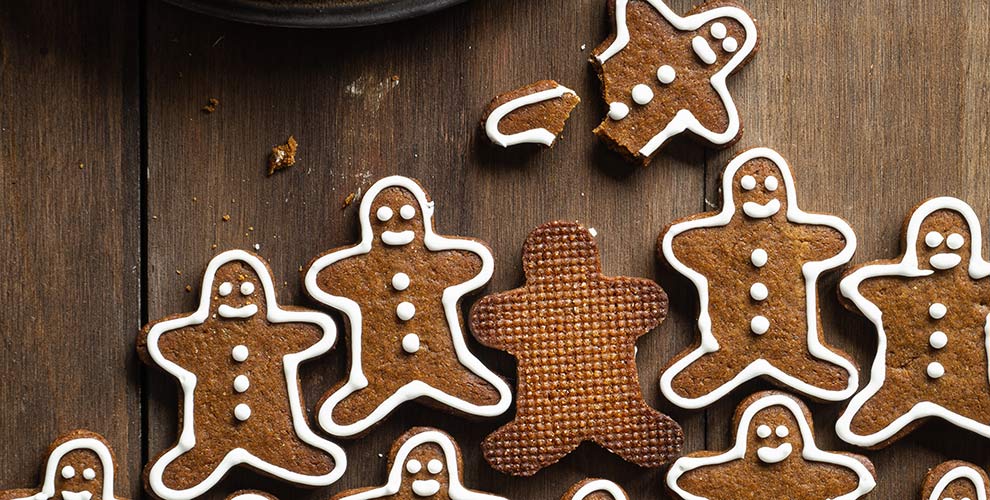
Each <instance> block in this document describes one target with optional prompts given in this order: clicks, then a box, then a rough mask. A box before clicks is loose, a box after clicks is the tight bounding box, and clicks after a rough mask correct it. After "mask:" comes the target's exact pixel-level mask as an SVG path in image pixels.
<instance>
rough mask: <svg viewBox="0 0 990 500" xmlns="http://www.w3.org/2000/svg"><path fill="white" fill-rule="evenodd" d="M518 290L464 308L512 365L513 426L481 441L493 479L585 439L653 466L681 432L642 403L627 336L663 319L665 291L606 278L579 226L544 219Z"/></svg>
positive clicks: (671, 453)
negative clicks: (511, 359) (494, 474)
mask: <svg viewBox="0 0 990 500" xmlns="http://www.w3.org/2000/svg"><path fill="white" fill-rule="evenodd" d="M522 258H523V270H524V274H525V278H526V282H525V284H524V286H522V287H521V288H517V289H515V290H509V291H507V292H501V293H496V294H493V295H489V296H487V297H485V298H483V299H481V300H480V301H478V302H477V303H476V304H475V305H474V307H473V308H472V309H471V331H472V332H474V335H475V338H477V339H478V341H479V342H481V343H482V344H484V345H487V346H489V347H492V348H495V349H500V350H503V351H506V352H508V353H509V354H511V355H513V356H514V357H515V358H516V359H517V360H518V363H519V369H518V380H519V383H518V396H517V402H516V416H515V419H514V420H512V421H511V422H509V423H508V424H506V425H504V426H502V427H501V428H500V429H498V430H496V431H495V432H494V433H492V434H491V435H489V436H488V437H487V438H485V440H484V441H483V442H482V445H481V447H482V451H483V452H484V455H485V459H486V460H488V463H489V464H490V465H491V466H492V468H494V469H495V470H498V471H500V472H503V473H505V474H511V475H515V476H531V475H533V474H535V473H536V472H538V471H539V470H540V469H542V468H544V467H546V466H548V465H552V464H554V463H556V462H557V461H559V460H560V459H561V458H563V457H564V456H566V455H567V454H569V453H570V452H571V451H573V450H574V449H576V448H577V447H578V445H580V444H581V443H582V442H584V441H591V442H594V443H597V444H599V445H601V446H602V447H604V448H606V449H608V450H609V451H611V452H612V453H615V454H616V455H618V456H620V457H622V458H623V459H625V460H626V461H628V462H631V463H634V464H637V465H639V466H641V467H658V466H660V465H662V464H664V463H665V462H667V461H669V460H671V459H672V458H673V457H675V456H677V454H678V453H679V452H680V450H681V445H682V443H683V440H684V437H683V434H682V433H681V428H680V426H679V425H678V424H677V422H674V421H673V420H672V419H671V418H670V417H668V416H667V415H664V414H662V413H660V412H658V411H657V410H655V409H653V408H651V407H650V406H649V405H647V404H646V401H644V399H643V393H642V391H641V389H640V384H639V374H638V372H637V371H636V354H635V349H636V339H638V338H639V337H640V336H642V335H645V334H646V333H648V332H650V331H651V330H653V329H654V328H656V327H657V326H658V325H659V324H660V322H661V321H663V319H664V318H665V317H666V316H667V294H666V293H664V291H663V289H661V288H660V286H659V285H657V284H656V283H654V282H653V281H651V280H648V279H643V278H628V277H611V276H605V275H603V274H602V271H601V259H600V256H599V249H598V243H597V242H596V241H595V239H594V237H593V236H592V234H591V232H590V231H589V230H588V229H587V227H585V226H583V225H581V224H578V223H573V222H548V223H546V224H543V225H542V226H540V227H538V228H536V229H534V230H533V231H532V232H531V233H530V234H529V237H527V239H526V242H525V244H524V245H523V251H522Z"/></svg>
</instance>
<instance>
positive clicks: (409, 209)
mask: <svg viewBox="0 0 990 500" xmlns="http://www.w3.org/2000/svg"><path fill="white" fill-rule="evenodd" d="M399 215H400V216H402V218H403V219H405V220H409V219H412V218H413V217H415V216H416V209H415V208H413V206H412V205H402V208H400V209H399Z"/></svg>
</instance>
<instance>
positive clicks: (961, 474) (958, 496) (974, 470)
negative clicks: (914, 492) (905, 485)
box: [921, 460, 990, 500]
mask: <svg viewBox="0 0 990 500" xmlns="http://www.w3.org/2000/svg"><path fill="white" fill-rule="evenodd" d="M988 497H990V479H988V478H987V473H986V472H984V471H983V469H981V468H980V467H978V466H976V465H974V464H971V463H969V462H963V461H961V460H951V461H948V462H943V463H941V464H939V465H938V466H937V467H935V468H934V469H931V470H929V471H928V474H927V475H926V476H925V482H924V483H923V484H922V486H921V500H987V498H988Z"/></svg>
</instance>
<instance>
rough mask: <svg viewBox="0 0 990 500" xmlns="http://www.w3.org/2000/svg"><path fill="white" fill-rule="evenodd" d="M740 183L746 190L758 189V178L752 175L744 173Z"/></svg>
mask: <svg viewBox="0 0 990 500" xmlns="http://www.w3.org/2000/svg"><path fill="white" fill-rule="evenodd" d="M739 185H740V186H742V188H743V189H745V190H746V191H752V190H754V189H756V178H755V177H753V176H752V175H744V176H743V178H742V180H740V181H739Z"/></svg>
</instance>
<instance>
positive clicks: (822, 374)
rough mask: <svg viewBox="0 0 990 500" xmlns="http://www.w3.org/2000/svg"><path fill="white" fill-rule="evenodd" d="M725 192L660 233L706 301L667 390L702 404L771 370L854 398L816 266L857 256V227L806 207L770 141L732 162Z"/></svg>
mask: <svg viewBox="0 0 990 500" xmlns="http://www.w3.org/2000/svg"><path fill="white" fill-rule="evenodd" d="M722 197H723V202H722V209H721V211H719V212H706V213H702V214H698V215H694V216H691V217H688V218H686V219H682V220H680V221H677V222H675V223H673V224H672V225H670V226H668V227H667V228H666V229H665V230H664V232H663V233H662V234H661V235H660V238H659V241H658V247H659V253H660V257H661V259H663V260H665V261H667V263H669V264H670V266H671V267H673V268H674V270H675V271H677V272H679V273H681V274H682V275H684V276H686V277H687V278H688V279H690V280H691V282H692V283H693V284H694V286H695V288H696V289H697V291H698V299H699V302H700V307H699V315H698V330H699V332H700V335H701V338H700V340H699V342H698V343H697V344H696V345H695V346H694V347H692V348H691V349H689V350H687V351H685V352H683V353H682V354H680V355H679V356H677V357H676V358H675V359H674V361H673V362H672V363H671V364H670V366H668V367H667V368H666V369H665V370H664V373H663V375H662V376H661V378H660V387H661V390H662V391H663V394H664V396H666V397H667V399H669V400H670V401H671V402H672V403H674V404H675V405H677V406H680V407H681V408H702V407H704V406H707V405H710V404H712V403H714V402H715V401H717V400H718V399H720V398H722V397H723V396H725V395H726V394H728V393H729V392H730V391H732V390H733V389H735V388H736V387H738V386H739V385H740V384H742V383H744V382H746V381H748V380H751V379H754V378H757V377H768V378H770V379H771V380H773V381H774V382H776V383H778V384H782V385H784V386H787V387H789V388H791V389H793V390H795V391H798V392H801V393H803V394H806V395H808V396H810V397H812V398H815V399H818V400H824V401H841V400H843V399H847V398H848V397H849V396H851V395H852V394H853V392H854V391H855V390H856V387H857V385H858V378H859V375H858V372H857V371H856V367H855V366H854V365H853V363H852V361H851V360H850V358H849V356H847V355H846V354H844V353H842V352H840V351H838V350H836V349H834V348H832V347H829V346H828V345H826V344H825V343H824V340H823V335H822V325H821V319H820V317H819V309H818V276H819V275H821V273H823V272H825V271H827V270H829V269H833V268H836V267H838V266H841V265H843V264H845V263H847V262H849V259H851V258H852V255H853V252H855V249H856V236H855V235H854V234H853V231H852V229H851V228H850V227H849V225H848V224H846V222H845V221H843V220H842V219H839V218H838V217H834V216H831V215H822V214H813V213H808V212H805V211H803V210H801V209H800V208H798V205H797V193H796V192H795V186H794V179H793V177H792V175H791V170H790V168H789V167H788V166H787V162H786V161H784V159H783V158H782V157H781V156H780V154H778V153H777V152H775V151H773V150H770V149H766V148H759V149H752V150H749V151H746V152H744V153H742V154H740V155H739V156H737V157H735V158H734V159H733V160H732V161H731V162H730V163H729V165H728V166H727V167H726V169H725V172H724V173H723V175H722Z"/></svg>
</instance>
